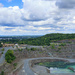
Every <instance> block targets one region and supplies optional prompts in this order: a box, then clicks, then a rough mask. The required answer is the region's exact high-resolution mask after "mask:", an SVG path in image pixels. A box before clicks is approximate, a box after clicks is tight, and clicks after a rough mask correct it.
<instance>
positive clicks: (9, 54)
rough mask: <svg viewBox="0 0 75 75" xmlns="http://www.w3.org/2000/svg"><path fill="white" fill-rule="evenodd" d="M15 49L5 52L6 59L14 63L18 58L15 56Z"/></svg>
mask: <svg viewBox="0 0 75 75" xmlns="http://www.w3.org/2000/svg"><path fill="white" fill-rule="evenodd" d="M13 53H14V52H13V50H8V51H7V52H6V54H5V60H6V61H7V62H8V63H12V61H14V60H15V59H16V57H15V56H14V54H13Z"/></svg>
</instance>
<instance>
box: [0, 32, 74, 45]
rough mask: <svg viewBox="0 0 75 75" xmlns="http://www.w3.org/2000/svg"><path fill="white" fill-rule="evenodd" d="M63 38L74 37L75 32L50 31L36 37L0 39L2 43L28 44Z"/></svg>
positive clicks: (43, 43)
mask: <svg viewBox="0 0 75 75" xmlns="http://www.w3.org/2000/svg"><path fill="white" fill-rule="evenodd" d="M65 39H75V34H62V33H52V34H46V35H44V36H39V37H37V38H29V39H24V38H23V39H10V40H1V41H2V42H3V43H14V44H15V43H18V44H28V45H38V46H39V45H50V43H51V42H56V41H58V40H65Z"/></svg>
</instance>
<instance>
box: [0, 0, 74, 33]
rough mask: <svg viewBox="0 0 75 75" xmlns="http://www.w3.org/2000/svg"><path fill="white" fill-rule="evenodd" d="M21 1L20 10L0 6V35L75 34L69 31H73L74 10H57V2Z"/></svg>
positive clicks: (40, 0) (14, 7)
mask: <svg viewBox="0 0 75 75" xmlns="http://www.w3.org/2000/svg"><path fill="white" fill-rule="evenodd" d="M22 1H23V8H22V9H20V8H19V7H18V6H13V7H12V6H9V7H2V5H0V6H1V8H0V29H1V30H0V34H1V33H3V34H5V33H6V32H7V33H8V34H46V33H51V32H52V33H53V32H63V31H64V33H65V32H75V31H70V30H72V29H73V30H74V29H75V25H74V24H75V13H74V12H75V10H74V9H69V10H68V9H62V8H61V9H59V6H56V3H57V0H56V1H53V0H51V1H50V0H47V1H46V0H22ZM61 2H62V0H61ZM10 30H11V32H10ZM14 32H15V33H14Z"/></svg>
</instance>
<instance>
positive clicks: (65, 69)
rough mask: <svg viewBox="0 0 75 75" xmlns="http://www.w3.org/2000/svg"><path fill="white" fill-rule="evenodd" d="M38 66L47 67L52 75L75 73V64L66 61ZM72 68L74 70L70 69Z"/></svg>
mask: <svg viewBox="0 0 75 75" xmlns="http://www.w3.org/2000/svg"><path fill="white" fill-rule="evenodd" d="M38 65H41V66H45V67H47V68H49V69H50V73H75V72H74V70H75V63H68V62H64V61H54V62H43V63H38ZM69 68H72V69H73V70H71V69H69Z"/></svg>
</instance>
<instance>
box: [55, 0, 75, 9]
mask: <svg viewBox="0 0 75 75" xmlns="http://www.w3.org/2000/svg"><path fill="white" fill-rule="evenodd" d="M56 5H57V6H58V7H59V8H60V9H61V8H62V9H72V8H75V0H58V1H57V2H56Z"/></svg>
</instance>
